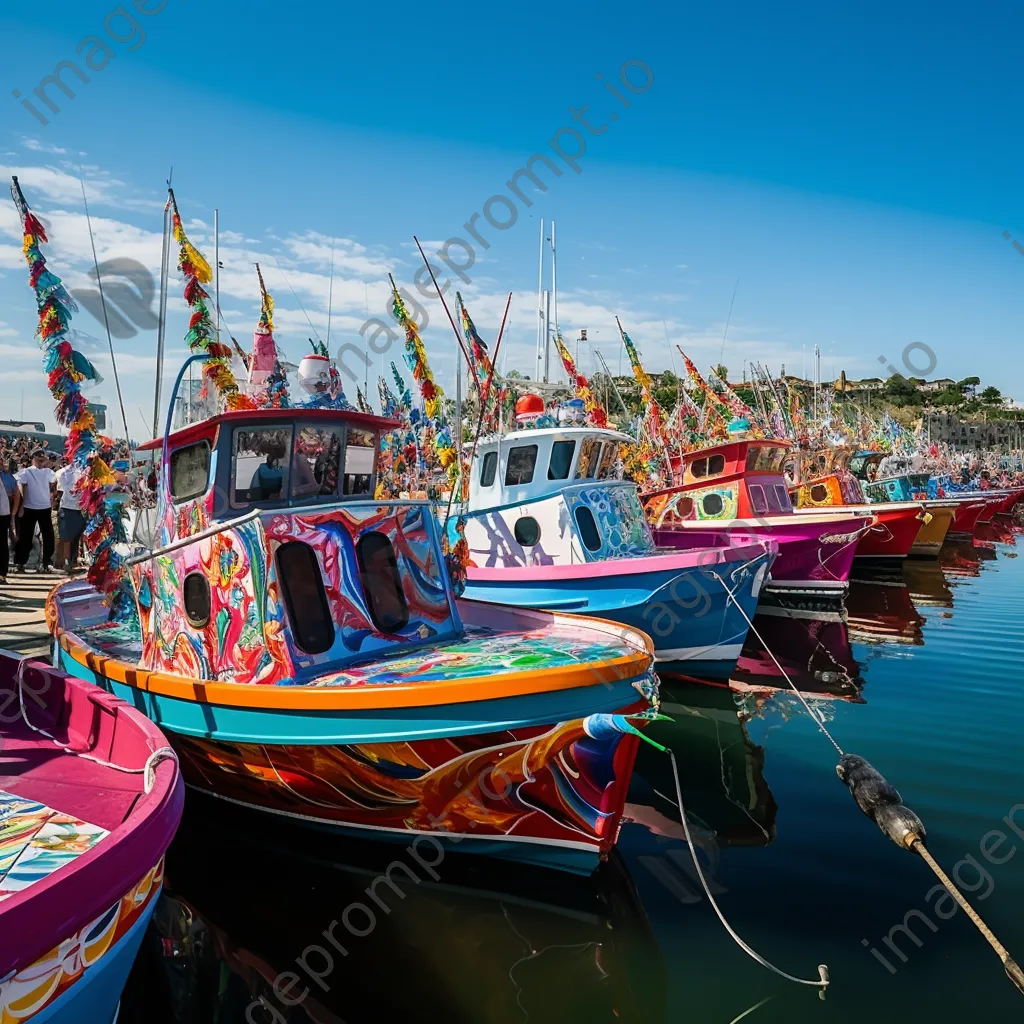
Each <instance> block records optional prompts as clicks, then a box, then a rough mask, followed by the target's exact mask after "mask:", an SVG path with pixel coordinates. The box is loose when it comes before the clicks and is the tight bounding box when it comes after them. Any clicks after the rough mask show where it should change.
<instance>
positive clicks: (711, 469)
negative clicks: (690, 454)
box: [690, 455, 725, 478]
mask: <svg viewBox="0 0 1024 1024" xmlns="http://www.w3.org/2000/svg"><path fill="white" fill-rule="evenodd" d="M724 471H725V456H724V455H712V456H710V457H709V458H706V459H696V460H694V461H693V462H691V463H690V472H691V473H692V474H693V476H695V477H698V478H700V477H705V476H717V475H718V474H719V473H722V472H724Z"/></svg>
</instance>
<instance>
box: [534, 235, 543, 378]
mask: <svg viewBox="0 0 1024 1024" xmlns="http://www.w3.org/2000/svg"><path fill="white" fill-rule="evenodd" d="M544 324H545V320H544V218H543V217H542V218H541V221H540V245H539V251H538V254H537V351H536V352H535V353H534V355H535V359H534V374H535V376H537V377H539V376H540V374H541V366H542V357H541V345H542V344H543V342H542V339H543V337H544Z"/></svg>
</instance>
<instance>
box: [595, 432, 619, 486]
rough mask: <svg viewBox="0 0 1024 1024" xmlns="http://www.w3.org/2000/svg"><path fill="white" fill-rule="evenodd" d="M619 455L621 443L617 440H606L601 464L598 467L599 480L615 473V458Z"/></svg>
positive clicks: (606, 478)
mask: <svg viewBox="0 0 1024 1024" xmlns="http://www.w3.org/2000/svg"><path fill="white" fill-rule="evenodd" d="M618 457H619V444H618V442H617V441H606V442H605V446H604V450H603V451H602V452H601V464H600V465H599V466H598V469H597V478H598V480H608V479H610V478H611V477H612V475H613V474H614V473H615V460H616V459H617V458H618Z"/></svg>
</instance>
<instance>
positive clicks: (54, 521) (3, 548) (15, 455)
mask: <svg viewBox="0 0 1024 1024" xmlns="http://www.w3.org/2000/svg"><path fill="white" fill-rule="evenodd" d="M53 447H54V446H53V444H52V441H51V440H50V439H47V438H40V437H36V436H34V435H31V434H25V433H17V434H0V584H6V583H7V576H8V573H9V572H10V570H11V568H12V565H11V562H12V556H13V569H14V572H19V573H21V572H25V571H26V570H27V568H28V566H29V562H30V559H32V560H33V561H34V562H35V564H36V566H37V571H38V572H42V573H50V572H53V571H54V569H60V570H63V571H65V572H66V573H67V574H68V575H74V574H75V573H77V572H78V571H79V566H80V560H81V558H82V557H83V555H85V552H83V551H82V543H81V541H82V534H83V533H84V532H85V525H86V523H85V516H84V515H83V514H82V511H81V509H80V507H79V499H78V494H77V491H76V484H77V483H78V478H79V475H80V473H81V472H82V470H81V469H79V468H78V467H77V466H74V465H73V464H71V463H70V462H69V461H68V459H67V458H66V456H65V455H64V454H63V452H62V451H54V450H53ZM102 454H103V455H104V457H105V460H106V461H107V462H108V464H110V465H112V466H117V467H119V468H122V469H127V468H128V466H129V463H130V456H131V447H130V445H129V443H128V442H127V441H125V440H117V441H109V444H108V445H107V447H106V448H105V449H104V451H103V453H102ZM120 479H122V480H124V479H125V478H124V476H123V475H120ZM33 555H34V558H33Z"/></svg>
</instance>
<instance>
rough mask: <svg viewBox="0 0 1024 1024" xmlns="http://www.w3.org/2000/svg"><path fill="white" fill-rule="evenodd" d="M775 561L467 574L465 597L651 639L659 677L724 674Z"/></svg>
mask: <svg viewBox="0 0 1024 1024" xmlns="http://www.w3.org/2000/svg"><path fill="white" fill-rule="evenodd" d="M774 553H775V546H774V545H773V544H771V543H769V544H767V545H766V544H764V543H763V542H762V543H758V542H752V543H751V544H749V545H746V546H740V547H734V548H732V549H725V550H724V551H718V552H714V553H713V557H709V558H702V557H700V556H701V555H702V554H703V552H699V553H696V554H695V556H694V557H693V558H690V559H688V560H682V559H680V558H679V557H678V556H666V555H664V554H662V555H656V556H653V557H651V558H643V559H617V560H611V561H606V562H588V563H583V564H582V565H576V566H539V567H537V568H536V570H533V569H532V567H515V568H504V569H502V568H493V569H480V568H476V567H473V566H470V568H469V570H468V578H467V582H466V592H465V597H466V598H468V599H470V600H474V601H481V602H497V603H504V604H517V605H522V606H524V607H530V608H572V609H582V610H585V611H587V612H591V613H593V614H596V615H600V616H601V617H603V618H607V619H610V620H612V621H613V622H620V623H622V624H623V625H627V626H632V627H634V628H636V629H641V630H643V631H644V632H645V633H647V634H648V635H649V636H650V637H651V639H652V641H653V642H654V648H655V661H656V663H657V667H658V671H659V672H669V673H672V672H693V673H697V672H700V671H708V672H712V673H718V672H723V671H724V672H727V671H729V670H730V669H731V668H732V666H733V665H735V663H736V659H737V658H738V657H739V655H740V651H741V650H742V649H743V641H744V640H745V638H746V635H747V631H748V629H749V625H748V622H747V617H749V618H751V619H752V618H753V617H754V612H755V610H756V607H757V601H758V597H759V596H760V592H761V587H762V585H763V582H764V580H765V578H766V576H767V573H768V570H769V568H770V567H771V565H772V561H773V559H774V556H775V555H774ZM708 554H709V555H712V552H711V551H709V552H708ZM661 564H664V565H665V567H664V568H657V566H658V565H661ZM684 566H685V567H684ZM634 567H635V571H629V570H630V568H634ZM566 570H569V571H566Z"/></svg>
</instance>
